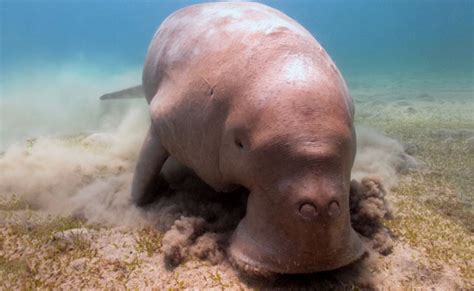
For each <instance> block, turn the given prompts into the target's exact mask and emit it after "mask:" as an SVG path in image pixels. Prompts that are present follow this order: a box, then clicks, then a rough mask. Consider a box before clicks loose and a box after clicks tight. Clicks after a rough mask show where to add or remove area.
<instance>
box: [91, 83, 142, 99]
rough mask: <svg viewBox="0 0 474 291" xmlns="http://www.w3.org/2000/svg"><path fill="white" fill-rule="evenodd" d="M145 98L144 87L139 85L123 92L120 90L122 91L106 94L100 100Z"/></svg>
mask: <svg viewBox="0 0 474 291" xmlns="http://www.w3.org/2000/svg"><path fill="white" fill-rule="evenodd" d="M144 96H145V94H144V93H143V87H142V85H138V86H135V87H131V88H127V89H123V90H120V91H116V92H112V93H107V94H104V95H102V96H100V100H107V99H127V98H143V97H144Z"/></svg>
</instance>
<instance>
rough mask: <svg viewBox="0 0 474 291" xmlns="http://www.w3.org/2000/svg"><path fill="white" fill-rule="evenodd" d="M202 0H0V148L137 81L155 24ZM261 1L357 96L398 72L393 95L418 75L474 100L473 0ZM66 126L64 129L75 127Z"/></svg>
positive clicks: (423, 80)
mask: <svg viewBox="0 0 474 291" xmlns="http://www.w3.org/2000/svg"><path fill="white" fill-rule="evenodd" d="M199 2H201V1H169V0H166V1H153V2H152V1H144V0H143V1H140V0H139V1H131V0H130V1H125V0H110V1H106V0H103V1H91V0H70V1H60V0H0V101H1V103H0V107H1V108H0V121H1V123H0V137H1V139H3V141H2V142H0V148H1V147H2V146H1V144H2V143H3V144H5V143H9V142H10V140H12V139H13V138H12V137H10V136H11V133H12V132H15V133H18V134H17V135H16V137H15V138H24V137H25V136H27V135H28V134H30V135H35V134H42V133H44V132H48V129H51V128H52V129H53V131H59V129H58V126H59V124H62V123H64V120H65V118H67V117H65V116H69V115H76V113H77V111H78V110H79V109H80V110H81V111H83V112H87V111H90V112H92V111H94V110H96V113H97V112H98V111H97V110H98V109H97V108H95V109H94V110H93V108H92V107H97V106H98V105H97V97H98V96H100V95H101V94H104V93H107V91H110V90H112V91H113V90H119V89H123V88H121V87H127V86H132V85H135V84H138V83H139V82H140V78H141V76H140V74H141V72H140V70H141V66H142V64H143V60H144V58H145V54H146V51H147V47H148V44H149V41H150V40H151V37H152V36H153V34H154V32H155V30H156V29H157V27H158V26H159V24H160V23H161V22H162V21H163V20H164V19H165V17H166V16H167V15H169V14H170V13H172V12H173V11H175V10H176V9H179V8H181V7H184V6H187V5H190V4H193V3H199ZM261 2H262V3H264V4H267V5H270V6H272V7H274V8H277V9H279V10H281V11H283V12H285V13H286V14H288V15H289V16H291V17H293V18H294V19H296V20H297V21H298V22H300V23H301V24H302V25H303V26H305V27H306V28H307V29H308V30H309V31H311V32H312V33H313V34H314V35H315V36H316V38H317V39H318V40H319V42H320V43H321V44H322V45H323V47H325V49H326V50H327V51H328V52H329V54H330V55H331V56H332V58H333V59H334V61H335V62H336V64H337V66H338V67H339V69H340V70H341V71H342V73H343V75H344V76H345V78H346V80H347V81H348V83H349V87H350V89H355V90H356V91H354V92H356V94H357V92H358V91H357V88H360V84H365V86H366V87H367V86H386V85H384V83H386V82H387V80H389V81H393V80H396V79H397V78H398V79H399V81H398V83H397V82H395V83H393V82H392V83H393V84H395V85H393V84H392V85H393V86H392V89H391V90H393V91H394V92H397V90H398V87H399V86H403V85H404V84H407V83H410V82H412V83H413V80H415V79H416V80H417V82H415V83H416V84H417V85H416V86H420V84H422V85H421V86H426V87H428V86H431V87H432V89H431V91H430V90H428V88H427V90H428V91H429V92H430V93H431V92H432V91H436V90H437V91H439V92H444V91H446V92H447V91H450V92H453V91H456V90H457V91H459V92H463V96H464V98H466V96H467V98H470V97H472V99H474V94H473V90H474V85H473V83H474V1H472V0H364V1H362V0H360V1H356V0H354V1H342V0H321V1H316V0H315V1H311V0H306V1H303V0H299V1H298V0H296V1H290V0H286V1H283V0H280V1H278V0H275V1H261ZM127 72H128V73H127ZM130 72H131V73H130ZM121 74H122V75H123V74H128V75H126V77H123V76H122V75H121ZM111 78H112V79H113V78H115V79H113V80H112V79H111ZM361 80H362V81H361ZM380 80H382V81H380ZM380 84H382V85H380ZM423 84H425V85H423ZM444 87H445V88H444ZM433 88H434V89H433ZM453 88H454V89H453ZM443 89H446V90H444V91H443ZM448 89H449V90H448ZM417 90H418V89H417ZM419 92H420V93H423V92H424V90H423V88H422V89H419ZM356 97H357V96H356ZM448 97H449V96H448ZM48 100H49V103H48ZM86 101H87V102H86ZM57 103H61V106H63V107H60V108H68V109H67V110H66V109H64V110H62V109H58V106H57ZM68 110H69V111H68ZM57 113H62V114H57ZM94 114H95V113H94ZM91 116H92V113H91ZM80 119H81V122H83V123H84V124H85V123H87V121H89V120H92V119H93V118H92V117H90V116H88V117H81V118H80ZM20 121H21V122H20ZM75 124H79V123H78V122H75ZM41 125H44V126H43V127H44V130H41V131H36V130H32V128H36V127H41ZM66 125H67V126H69V125H70V123H67V124H66ZM66 125H64V128H63V130H62V132H64V131H67V130H72V129H70V128H69V127H67V126H66ZM87 127H89V125H87V126H86V125H84V126H82V127H79V128H77V130H83V129H84V128H87ZM21 132H23V133H22V134H20V133H21ZM5 140H7V142H6V141H5Z"/></svg>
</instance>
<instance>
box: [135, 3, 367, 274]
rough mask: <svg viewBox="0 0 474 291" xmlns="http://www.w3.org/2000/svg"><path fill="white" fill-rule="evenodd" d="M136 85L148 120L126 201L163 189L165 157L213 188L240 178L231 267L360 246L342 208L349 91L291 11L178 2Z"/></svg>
mask: <svg viewBox="0 0 474 291" xmlns="http://www.w3.org/2000/svg"><path fill="white" fill-rule="evenodd" d="M134 90H137V89H136V88H135V89H134ZM143 92H144V95H145V97H146V100H147V101H148V103H149V108H150V115H151V125H150V128H149V130H148V133H147V136H146V139H145V142H144V143H143V146H142V149H141V152H140V156H139V159H138V162H137V166H136V171H135V175H134V178H133V184H132V193H131V196H132V199H133V201H134V203H135V204H136V205H138V206H140V207H143V206H145V205H147V204H149V203H151V202H152V201H153V200H155V199H157V198H158V197H159V196H160V193H163V190H164V189H165V187H166V186H167V185H166V183H165V182H164V180H163V178H161V176H160V170H161V169H162V166H163V164H164V163H165V161H166V160H167V159H168V158H170V157H172V158H174V159H175V160H176V161H178V162H179V163H181V164H182V165H184V166H186V167H188V168H189V169H191V170H192V171H193V172H194V173H195V174H196V175H197V176H198V177H200V178H201V179H202V180H203V181H204V182H206V183H207V184H208V185H210V186H211V187H212V188H214V189H215V190H216V191H218V192H221V193H222V194H220V195H231V194H230V193H226V192H230V191H231V190H233V189H235V188H237V187H245V188H246V189H248V191H249V193H250V194H249V196H248V202H247V209H246V213H245V217H244V218H243V219H242V220H241V221H240V223H239V225H238V227H237V229H236V230H235V231H234V233H233V235H232V237H231V240H230V242H229V247H228V254H229V256H230V258H231V260H232V261H233V262H234V263H235V265H236V266H237V267H239V268H240V269H242V270H245V271H247V272H250V273H255V274H268V273H310V272H319V271H327V270H332V269H336V268H339V267H342V266H345V265H347V264H349V263H351V262H353V261H355V260H356V259H358V258H359V257H360V256H361V255H362V253H363V252H364V248H363V246H362V243H361V240H360V238H359V236H358V234H356V232H355V231H354V230H353V228H352V226H351V221H350V214H349V188H350V178H351V168H352V165H353V162H354V157H355V152H356V143H355V132H354V127H353V118H354V106H353V101H352V99H351V97H350V95H349V92H348V89H347V86H346V83H345V81H344V79H343V77H342V76H341V74H340V72H339V71H338V69H337V68H336V66H335V64H334V62H333V61H332V60H331V58H330V57H329V55H328V54H327V53H326V51H325V50H324V49H323V48H322V47H321V45H320V44H319V43H318V41H317V40H316V39H315V38H314V37H313V36H312V35H311V33H309V32H308V31H307V30H306V29H305V28H303V27H302V26H301V25H300V24H298V23H297V22H296V21H295V20H293V19H291V18H290V17H288V16H286V15H285V14H283V13H282V12H280V11H278V10H275V9H273V8H270V7H268V6H265V5H262V4H257V3H236V2H227V3H223V2H221V3H209V4H197V5H192V6H189V7H186V8H183V9H180V10H178V11H176V12H175V13H173V14H172V15H170V16H169V17H168V18H166V20H165V21H164V22H163V23H162V24H161V26H160V27H159V29H158V30H157V31H156V33H155V35H154V37H153V40H152V41H151V44H150V46H149V49H148V53H147V57H146V60H145V65H144V70H143Z"/></svg>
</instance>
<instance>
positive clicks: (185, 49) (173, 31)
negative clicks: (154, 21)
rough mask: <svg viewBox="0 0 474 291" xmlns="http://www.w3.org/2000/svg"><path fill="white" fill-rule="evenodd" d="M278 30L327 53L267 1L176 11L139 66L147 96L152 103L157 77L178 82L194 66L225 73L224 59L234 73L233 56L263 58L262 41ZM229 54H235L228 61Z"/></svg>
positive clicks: (241, 59)
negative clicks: (141, 69)
mask: <svg viewBox="0 0 474 291" xmlns="http://www.w3.org/2000/svg"><path fill="white" fill-rule="evenodd" d="M281 34H287V35H294V36H295V37H297V36H299V37H300V40H301V39H305V40H306V41H308V44H307V46H308V47H311V46H313V47H314V46H316V47H317V49H319V50H321V51H322V53H323V54H324V55H325V56H327V54H326V53H325V52H324V50H323V49H322V48H321V46H320V45H319V44H318V43H317V42H316V40H315V39H314V38H313V37H312V36H311V34H310V33H309V32H308V31H306V29H304V28H303V27H302V26H301V25H299V24H298V23H297V22H295V21H294V20H292V19H291V18H289V17H288V16H286V15H284V14H283V13H281V12H279V11H278V10H275V9H272V8H270V7H268V6H265V5H261V4H258V3H225V2H221V3H207V4H198V5H193V6H189V7H186V8H183V9H181V10H178V11H176V12H175V13H173V14H172V15H170V16H169V17H168V18H166V19H165V21H164V22H163V23H162V25H161V26H160V27H159V29H158V31H157V32H156V33H155V35H154V37H153V40H152V42H151V44H150V47H149V50H148V55H147V58H146V61H145V67H144V71H143V85H144V91H145V96H146V98H147V100H148V101H149V102H150V100H151V99H152V98H153V97H154V96H155V94H156V91H157V89H158V88H159V86H160V84H161V81H163V80H164V79H166V78H167V77H169V78H172V79H174V81H177V80H178V79H179V78H180V76H177V75H182V74H183V73H184V72H185V71H186V70H194V69H195V66H199V65H204V66H205V67H201V68H200V69H201V70H202V71H205V70H206V67H211V68H212V69H214V70H215V67H212V66H214V65H216V64H217V65H218V66H219V68H220V72H224V73H228V72H225V70H223V68H222V65H224V64H227V67H229V68H232V71H233V72H234V73H235V71H236V66H235V64H234V62H235V61H237V62H238V63H240V64H242V63H245V62H249V61H256V60H255V57H257V58H264V56H263V55H262V53H263V47H262V42H267V44H268V42H269V41H272V40H275V39H277V40H279V41H281V37H280V35H281ZM289 40H290V39H289ZM232 54H235V55H236V56H238V57H236V58H235V60H232V59H231V56H232ZM252 59H253V60H252ZM219 62H221V63H220V64H219ZM229 63H232V65H231V64H229ZM234 77H235V75H234Z"/></svg>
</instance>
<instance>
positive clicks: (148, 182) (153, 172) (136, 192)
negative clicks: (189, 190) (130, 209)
mask: <svg viewBox="0 0 474 291" xmlns="http://www.w3.org/2000/svg"><path fill="white" fill-rule="evenodd" d="M168 156H169V154H168V152H167V151H166V150H165V148H163V146H162V145H161V143H160V141H159V138H158V135H157V134H156V132H155V130H154V128H153V125H151V126H150V129H149V130H148V134H147V136H146V138H145V141H144V142H143V146H142V149H141V151H140V156H139V157H138V162H137V166H136V169H135V175H134V177H133V183H132V200H133V202H134V203H135V205H137V206H144V205H146V204H149V203H151V202H153V200H154V198H155V196H156V194H159V193H160V192H162V191H164V190H166V189H167V187H168V183H167V182H166V181H165V180H164V179H163V178H162V177H161V176H160V171H161V168H162V166H163V164H164V163H165V161H166V159H167V158H168Z"/></svg>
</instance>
